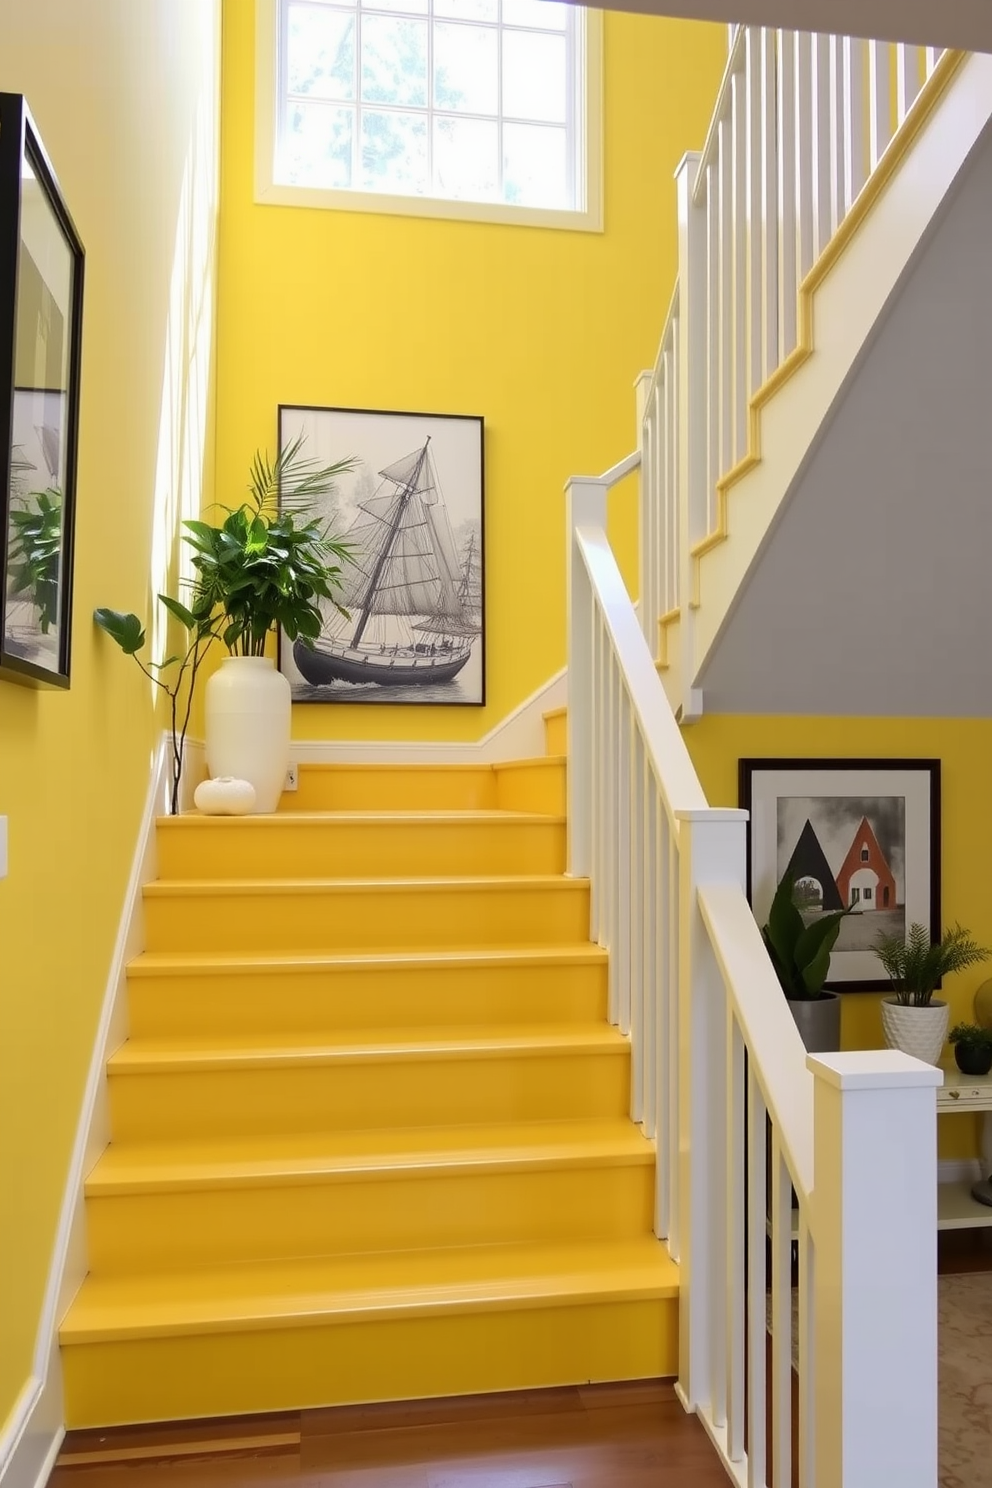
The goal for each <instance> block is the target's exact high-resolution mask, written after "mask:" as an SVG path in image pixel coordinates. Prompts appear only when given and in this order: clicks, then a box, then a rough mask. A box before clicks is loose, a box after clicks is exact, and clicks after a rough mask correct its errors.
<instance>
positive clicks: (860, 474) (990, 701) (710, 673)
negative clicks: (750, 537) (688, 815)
mask: <svg viewBox="0 0 992 1488" xmlns="http://www.w3.org/2000/svg"><path fill="white" fill-rule="evenodd" d="M814 356H815V352H814ZM798 375H799V376H800V377H801V376H802V373H801V372H800V373H799V374H798ZM730 499H731V503H733V501H734V500H735V499H738V500H745V499H746V496H745V495H744V494H741V495H739V496H738V497H736V498H735V497H734V496H731V498H730ZM730 526H731V533H732V531H733V506H732V504H731V510H730ZM731 540H732V539H731ZM704 562H705V560H704ZM699 685H700V686H701V687H702V689H703V697H704V709H705V711H706V712H719V713H798V714H840V715H844V714H849V715H888V716H894V717H899V716H914V715H916V716H948V717H955V716H956V717H992V137H990V134H989V132H988V131H987V132H986V136H985V137H984V138H983V139H982V140H981V141H980V143H979V144H978V146H977V147H976V149H975V151H974V152H973V153H972V156H971V158H970V160H969V162H968V164H967V165H966V166H965V169H964V171H963V172H962V175H961V178H960V179H959V181H958V183H957V184H956V187H955V191H954V193H953V194H952V196H951V198H950V200H949V202H948V204H947V207H946V209H945V212H944V214H943V216H942V218H941V219H940V221H939V222H938V223H937V224H935V227H934V229H933V231H932V234H931V236H930V237H929V238H928V239H927V240H926V242H925V243H924V246H923V248H922V249H921V252H920V254H919V256H918V257H917V259H916V260H915V262H914V263H913V265H912V266H911V268H910V270H909V272H908V274H907V276H906V278H905V279H904V281H903V284H902V286H901V287H900V288H899V289H898V290H897V291H896V294H895V296H894V297H893V300H892V301H891V302H890V306H889V307H888V310H887V313H886V316H885V317H884V319H883V322H882V324H881V325H880V327H879V328H878V330H877V332H876V334H875V337H874V338H873V340H872V341H871V342H870V344H869V346H868V348H867V349H866V351H865V353H864V354H863V356H862V359H861V361H860V364H859V365H858V366H857V368H856V369H855V370H854V371H853V373H852V376H851V378H850V380H849V381H848V383H847V386H846V387H845V389H844V390H843V391H842V393H841V395H840V397H839V399H838V402H837V405H836V406H835V409H834V411H833V413H832V417H831V420H830V421H829V423H828V425H827V426H826V427H825V429H824V430H823V432H822V434H821V438H820V441H819V443H818V445H817V446H816V447H815V448H814V450H813V451H812V452H811V455H810V457H809V459H808V460H807V462H806V465H805V468H804V469H803V470H802V471H801V472H800V474H799V476H798V477H797V479H796V482H795V484H794V487H793V490H792V492H791V493H790V495H789V496H788V497H787V499H786V502H785V504H784V507H783V510H782V515H781V517H780V519H779V521H778V523H777V524H776V525H775V526H774V528H773V529H772V531H771V533H770V534H769V537H768V539H767V542H766V545H765V548H764V550H763V551H762V553H760V554H759V556H758V558H757V560H756V563H755V566H754V568H753V570H752V574H751V577H750V579H749V580H748V581H747V583H746V585H745V587H744V588H743V590H742V592H741V596H740V599H739V601H738V604H737V606H736V608H735V609H734V611H733V613H732V616H731V617H730V619H729V621H728V624H727V626H726V628H725V630H724V632H723V634H722V636H721V637H720V638H719V639H718V641H717V643H716V646H715V648H714V650H713V652H712V653H711V657H710V659H709V661H708V663H707V665H706V666H705V668H704V670H703V673H702V675H701V677H700V678H699Z"/></svg>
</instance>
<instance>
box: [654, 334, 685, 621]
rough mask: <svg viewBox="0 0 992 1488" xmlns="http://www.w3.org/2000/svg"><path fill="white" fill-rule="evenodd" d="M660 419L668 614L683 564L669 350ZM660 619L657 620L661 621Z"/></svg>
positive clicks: (664, 608) (663, 366) (664, 363)
mask: <svg viewBox="0 0 992 1488" xmlns="http://www.w3.org/2000/svg"><path fill="white" fill-rule="evenodd" d="M658 419H659V423H660V425H661V427H662V429H663V430H664V433H663V435H662V448H661V479H662V483H663V485H664V490H665V538H664V555H663V556H664V569H663V573H664V587H665V600H664V605H663V606H662V611H659V613H665V614H667V613H668V611H669V610H673V609H674V608H675V606H676V604H677V603H678V600H677V599H676V597H675V585H674V584H673V582H672V574H673V571H674V569H675V566H676V565H677V563H678V561H679V555H678V550H677V548H676V547H675V512H676V510H677V508H678V500H679V493H678V491H677V490H676V489H675V483H674V481H673V480H672V445H673V444H674V442H675V438H676V429H675V410H674V409H673V407H672V352H671V349H670V348H669V347H668V346H666V347H665V348H664V349H663V351H662V353H661V383H660V385H659V388H658ZM657 618H658V617H657V616H655V620H656V621H657Z"/></svg>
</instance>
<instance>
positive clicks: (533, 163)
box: [503, 124, 572, 207]
mask: <svg viewBox="0 0 992 1488" xmlns="http://www.w3.org/2000/svg"><path fill="white" fill-rule="evenodd" d="M503 196H504V198H505V199H506V201H508V202H511V203H512V204H513V205H515V206H520V207H570V206H571V205H572V203H571V202H570V201H569V200H568V182H567V175H566V169H565V131H564V129H541V128H539V127H538V126H536V125H532V124H506V125H504V127H503Z"/></svg>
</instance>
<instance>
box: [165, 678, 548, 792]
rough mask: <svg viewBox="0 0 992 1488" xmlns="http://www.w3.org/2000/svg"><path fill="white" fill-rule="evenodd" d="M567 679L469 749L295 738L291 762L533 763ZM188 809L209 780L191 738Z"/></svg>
mask: <svg viewBox="0 0 992 1488" xmlns="http://www.w3.org/2000/svg"><path fill="white" fill-rule="evenodd" d="M567 699H568V674H567V672H565V671H564V670H562V671H560V672H557V673H556V674H555V676H553V677H551V678H550V679H549V680H548V681H547V682H545V683H544V685H543V687H539V688H538V689H537V691H536V692H533V693H531V695H530V697H529V698H526V699H525V700H524V701H523V702H522V703H521V704H520V706H519V707H518V708H514V710H513V712H512V713H510V714H508V716H507V717H506V718H504V719H503V720H502V722H500V723H498V724H497V725H496V727H495V728H492V729H490V730H489V733H488V734H485V735H484V736H483V738H481V739H477V740H474V741H473V742H471V743H468V744H450V743H446V744H432V743H420V742H417V741H411V740H406V741H404V740H379V739H377V740H366V741H355V740H344V739H294V740H293V744H292V749H291V757H292V759H293V761H294V762H295V763H296V764H298V765H356V764H363V765H488V764H498V763H500V762H501V761H503V760H513V759H533V758H536V757H537V756H539V755H543V754H544V714H545V713H550V712H551V711H552V710H553V709H555V708H563V707H564V706H565V704H566V702H567ZM183 773H184V780H183V809H184V810H186V809H188V806H189V804H190V803H191V801H192V793H193V790H194V789H195V788H196V786H197V785H198V784H199V782H200V781H201V780H202V779H203V778H204V776H205V775H206V760H205V756H204V752H203V742H202V740H199V739H187V741H186V764H185V769H184V772H183Z"/></svg>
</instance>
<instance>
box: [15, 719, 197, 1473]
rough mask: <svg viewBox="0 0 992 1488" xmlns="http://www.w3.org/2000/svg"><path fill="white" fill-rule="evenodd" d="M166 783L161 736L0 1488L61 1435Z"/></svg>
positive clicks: (49, 1459)
mask: <svg viewBox="0 0 992 1488" xmlns="http://www.w3.org/2000/svg"><path fill="white" fill-rule="evenodd" d="M170 777H171V768H170V750H169V743H168V739H167V737H166V736H165V735H163V736H162V740H161V742H160V744H159V747H158V750H157V751H156V754H155V755H154V757H153V760H152V773H151V779H150V781H149V785H148V793H147V795H146V797H145V807H144V812H143V814H142V818H141V823H140V825H139V828H138V837H137V842H136V845H135V851H134V857H133V859H132V861H131V875H130V878H129V879H128V884H127V889H126V892H125V896H124V903H123V906H122V910H121V918H120V924H119V926H118V931H117V941H116V944H115V945H114V951H113V956H112V958H111V963H110V971H109V974H108V977H107V985H106V989H105V991H104V997H103V1006H102V1008H101V1010H100V1022H99V1025H98V1028H97V1033H96V1038H95V1039H94V1042H93V1055H92V1058H91V1060H90V1068H89V1074H88V1076H87V1079H86V1089H85V1092H84V1095H83V1104H82V1108H81V1110H80V1115H79V1122H78V1125H77V1127H76V1140H75V1144H74V1146H73V1150H72V1160H71V1162H70V1164H69V1175H68V1178H67V1179H66V1186H65V1191H64V1194H63V1198H62V1209H61V1213H60V1215H59V1225H58V1230H57V1232H56V1236H55V1244H54V1246H53V1250H52V1261H51V1266H50V1267H49V1272H48V1285H47V1287H46V1290H45V1299H44V1304H43V1306H42V1313H41V1321H40V1324H39V1326H38V1335H37V1341H36V1344H35V1357H34V1367H33V1371H32V1375H31V1378H30V1379H29V1380H28V1381H27V1382H26V1384H25V1386H24V1388H23V1390H22V1391H21V1394H20V1396H19V1398H18V1401H17V1405H16V1406H15V1408H14V1410H13V1411H12V1413H11V1415H10V1417H9V1419H8V1421H7V1422H6V1423H5V1425H4V1426H3V1428H2V1432H0V1488H41V1485H42V1484H44V1483H45V1482H46V1481H47V1479H48V1475H49V1473H50V1472H51V1470H52V1466H53V1464H54V1462H55V1458H56V1456H57V1454H58V1450H59V1446H60V1444H61V1441H62V1437H63V1436H64V1434H65V1427H64V1419H65V1412H64V1409H63V1397H62V1371H61V1366H60V1360H59V1346H58V1328H59V1323H60V1321H61V1319H62V1317H63V1316H64V1314H65V1311H66V1308H67V1307H68V1306H69V1303H70V1302H71V1301H72V1299H73V1297H74V1296H75V1295H76V1293H77V1291H78V1290H79V1287H80V1285H81V1284H82V1281H83V1278H84V1277H85V1275H86V1239H85V1231H84V1228H83V1224H84V1221H83V1180H84V1179H85V1177H86V1174H87V1173H88V1172H89V1170H90V1168H91V1167H92V1166H93V1164H94V1163H95V1162H96V1160H97V1158H98V1157H99V1156H100V1153H101V1152H102V1151H103V1149H104V1148H105V1147H106V1145H107V1142H108V1141H109V1138H110V1129H109V1122H108V1114H107V1076H106V1068H107V1060H108V1058H109V1056H110V1055H111V1054H112V1053H113V1051H114V1050H115V1049H116V1048H118V1047H119V1046H120V1044H122V1043H123V1042H124V1039H125V1038H126V1037H127V1000H126V968H127V963H128V961H130V960H131V959H132V957H134V956H136V955H137V954H138V952H139V951H140V950H142V948H143V945H144V925H143V921H142V911H141V888H142V885H143V884H145V883H147V882H148V880H149V879H152V878H154V877H155V875H156V871H157V869H156V862H155V818H156V817H157V816H160V815H161V814H162V813H163V812H165V811H167V810H168V799H169V787H170V783H171V778H170Z"/></svg>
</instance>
